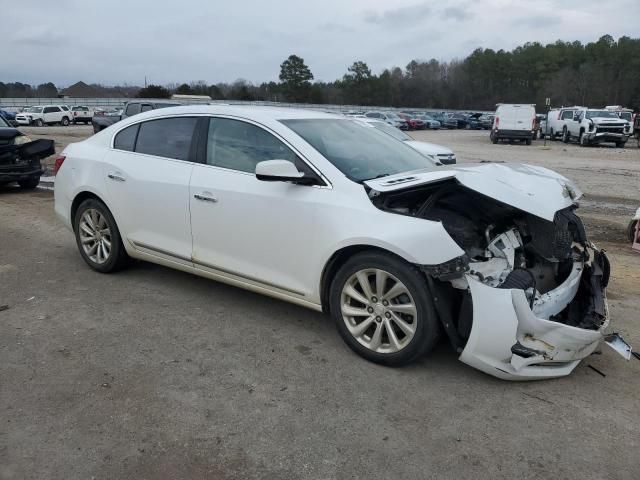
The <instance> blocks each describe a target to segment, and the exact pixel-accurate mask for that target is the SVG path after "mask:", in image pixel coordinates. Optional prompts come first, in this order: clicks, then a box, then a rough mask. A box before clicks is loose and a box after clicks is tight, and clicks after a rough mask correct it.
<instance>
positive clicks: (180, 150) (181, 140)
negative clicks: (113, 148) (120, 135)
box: [135, 117, 198, 160]
mask: <svg viewBox="0 0 640 480" xmlns="http://www.w3.org/2000/svg"><path fill="white" fill-rule="evenodd" d="M197 121H198V119H197V118H196V117H175V118H162V119H158V120H150V121H148V122H143V123H142V124H141V125H140V130H139V132H138V139H137V141H136V145H135V151H136V152H137V153H145V154H147V155H155V156H158V157H165V158H174V159H176V160H189V151H190V149H191V141H192V139H193V134H194V131H195V127H196V123H197Z"/></svg>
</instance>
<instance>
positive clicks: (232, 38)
mask: <svg viewBox="0 0 640 480" xmlns="http://www.w3.org/2000/svg"><path fill="white" fill-rule="evenodd" d="M613 3H615V8H612V7H613ZM0 12H2V24H3V31H4V34H3V38H2V40H1V41H0V81H3V82H12V81H20V82H24V83H30V84H37V83H42V82H47V81H52V82H53V83H55V84H56V85H57V86H59V87H64V86H68V85H70V84H72V83H75V82H76V81H78V80H83V81H85V82H87V83H101V84H104V85H121V84H125V83H126V84H129V85H142V84H144V80H145V76H146V77H147V81H148V82H149V83H155V84H161V85H166V84H169V83H183V82H187V83H188V82H190V81H197V80H204V81H205V82H207V83H209V84H210V83H218V82H233V81H235V80H237V79H240V78H242V79H245V80H248V81H250V82H253V83H260V82H262V81H271V80H273V81H278V75H279V72H280V64H281V63H282V61H283V60H285V59H286V58H287V57H288V56H289V55H290V54H296V55H299V56H301V57H303V58H304V60H305V62H306V64H307V65H308V66H309V67H310V68H311V71H312V73H313V74H314V77H315V79H316V80H322V81H332V80H335V79H337V78H341V77H342V76H343V75H344V74H345V73H346V71H347V67H348V66H349V65H351V64H352V63H353V62H354V61H356V60H362V61H364V62H366V63H367V64H368V65H369V67H370V68H371V70H372V71H373V72H374V73H380V72H381V71H382V70H383V69H384V68H390V67H393V66H400V67H404V66H405V65H406V64H407V63H409V61H411V60H412V59H418V60H429V59H431V58H435V59H437V60H451V59H453V58H460V59H461V58H464V57H465V56H467V55H468V54H470V53H471V52H472V51H473V50H474V49H476V48H478V47H482V48H493V49H496V50H497V49H501V48H502V49H505V50H510V49H512V48H514V47H516V46H518V45H522V44H523V43H525V42H532V41H539V42H541V43H543V44H546V43H551V42H554V41H556V40H558V39H560V40H565V41H573V40H580V41H582V42H590V41H595V40H597V39H598V38H599V37H601V36H602V35H605V34H610V35H612V36H613V37H614V38H615V39H617V38H618V37H620V36H623V35H627V36H630V37H634V38H637V37H640V23H639V22H638V19H639V18H640V0H616V1H615V2H607V1H605V0H536V1H530V0H437V1H431V0H428V1H424V0H423V1H419V0H394V1H388V0H386V1H383V0H321V1H317V2H311V1H304V0H270V1H266V0H265V1H259V0H244V1H228V0H227V1H224V2H223V1H218V0H181V1H180V2H175V1H168V0H126V1H125V0H109V1H108V2H98V1H94V0H55V1H44V0H19V1H15V0H0Z"/></svg>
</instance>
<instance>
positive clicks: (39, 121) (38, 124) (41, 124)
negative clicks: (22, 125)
mask: <svg viewBox="0 0 640 480" xmlns="http://www.w3.org/2000/svg"><path fill="white" fill-rule="evenodd" d="M34 123H35V125H36V127H44V122H43V121H42V119H41V118H38V119H37V120H36V121H35V122H34Z"/></svg>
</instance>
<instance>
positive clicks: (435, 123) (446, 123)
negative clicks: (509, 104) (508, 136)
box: [345, 110, 493, 130]
mask: <svg viewBox="0 0 640 480" xmlns="http://www.w3.org/2000/svg"><path fill="white" fill-rule="evenodd" d="M345 115H346V116H349V117H353V118H375V119H377V120H381V121H384V122H386V123H388V124H389V125H392V126H394V127H396V128H399V129H400V130H438V129H440V128H447V129H458V128H460V129H466V130H489V129H490V128H491V126H492V125H493V115H492V114H487V113H460V112H457V113H446V112H442V113H429V114H427V113H423V112H418V111H402V112H397V113H396V112H383V111H375V110H374V111H363V112H359V111H354V110H351V111H348V112H345Z"/></svg>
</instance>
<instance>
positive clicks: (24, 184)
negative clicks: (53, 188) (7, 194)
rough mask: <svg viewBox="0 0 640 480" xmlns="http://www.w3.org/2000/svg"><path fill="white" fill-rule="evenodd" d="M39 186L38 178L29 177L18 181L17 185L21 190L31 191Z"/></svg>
mask: <svg viewBox="0 0 640 480" xmlns="http://www.w3.org/2000/svg"><path fill="white" fill-rule="evenodd" d="M39 184H40V177H30V178H27V179H26V180H20V181H18V185H20V188H21V189H23V190H33V189H34V188H36V187H37V186H38V185H39Z"/></svg>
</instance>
